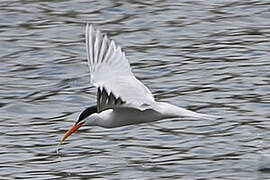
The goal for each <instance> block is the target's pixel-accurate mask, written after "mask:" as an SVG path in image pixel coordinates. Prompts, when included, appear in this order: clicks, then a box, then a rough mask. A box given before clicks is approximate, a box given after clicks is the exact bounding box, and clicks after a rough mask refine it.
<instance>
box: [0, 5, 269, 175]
mask: <svg viewBox="0 0 270 180" xmlns="http://www.w3.org/2000/svg"><path fill="white" fill-rule="evenodd" d="M0 16H1V20H0V41H1V42H0V63H1V64H0V114H1V117H0V124H1V126H0V132H1V136H0V145H1V148H0V168H1V170H0V176H1V177H3V178H6V179H15V178H22V179H31V178H32V179H64V178H66V179H72V178H74V179H89V178H104V179H127V178H129V179H160V178H167V179H199V178H209V179H214V178H217V179H218V178H219V179H226V178H227V179H247V178H249V179H269V177H270V170H269V169H270V165H269V162H270V155H269V153H270V149H269V144H270V133H269V129H270V122H269V118H270V94H269V92H270V86H269V84H270V80H269V79H270V73H269V72H270V71H269V70H270V61H269V57H270V56H269V55H270V53H269V49H270V30H269V27H270V21H269V19H270V3H269V2H268V1H266V0H265V1H233V0H229V1H219V0H211V1H205V2H200V1H184V2H178V1H165V2H164V1H154V0H150V1H147V2H140V1H127V2H124V1H106V0H103V1H97V2H96V1H88V0H80V1H57V2H50V1H18V0H14V1H1V6H0ZM86 22H89V23H92V24H95V26H97V27H98V28H99V29H101V30H103V32H106V33H108V34H109V36H110V37H111V38H112V39H114V40H115V41H116V42H117V44H119V45H121V46H122V47H123V50H124V51H125V52H126V55H127V57H128V59H129V61H130V63H131V66H132V68H133V72H134V73H135V74H136V76H137V77H138V78H139V79H140V80H142V81H143V83H144V84H146V85H147V86H148V87H149V88H150V89H151V91H152V92H153V94H154V95H155V97H156V98H157V99H158V100H160V101H167V102H171V103H173V104H176V105H178V106H182V107H186V108H188V109H190V110H194V111H197V112H201V113H207V114H212V115H218V116H222V117H223V118H221V119H219V120H216V121H209V120H202V119H194V120H187V119H174V120H164V121H160V122H156V123H151V124H141V125H134V126H126V127H121V128H116V129H103V128H99V127H91V128H90V127H84V128H81V130H80V131H79V132H78V133H76V134H74V135H72V136H71V137H70V138H69V139H68V140H67V142H66V143H65V144H64V145H63V146H62V147H61V151H60V154H57V153H56V149H57V147H58V146H57V145H58V143H59V140H60V139H61V138H62V136H63V135H64V133H65V131H66V130H67V129H68V128H69V127H70V126H71V125H72V124H73V123H74V122H75V121H76V120H77V117H78V115H79V113H80V112H81V111H82V110H83V109H85V108H86V107H87V106H90V105H94V104H95V94H96V92H95V89H94V88H92V87H91V86H90V84H89V75H88V67H87V60H86V50H85V44H84V30H85V23H86Z"/></svg>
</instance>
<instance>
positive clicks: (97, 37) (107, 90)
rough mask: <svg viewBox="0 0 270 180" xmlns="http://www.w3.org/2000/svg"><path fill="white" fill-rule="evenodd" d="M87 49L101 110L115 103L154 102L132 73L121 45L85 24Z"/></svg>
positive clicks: (91, 75)
mask: <svg viewBox="0 0 270 180" xmlns="http://www.w3.org/2000/svg"><path fill="white" fill-rule="evenodd" d="M86 50H87V59H88V64H89V69H90V82H91V84H92V85H94V86H96V87H97V89H98V91H97V107H98V111H99V112H100V111H103V110H104V109H108V108H113V107H116V106H123V105H125V106H133V107H134V106H135V107H137V108H139V109H140V108H142V107H143V106H144V105H147V104H150V103H151V102H153V101H154V98H153V95H152V93H151V92H150V90H149V89H148V88H147V87H146V86H144V84H143V83H141V82H140V81H139V80H138V79H137V78H136V77H135V76H134V75H133V73H132V72H131V68H130V65H129V62H128V60H127V58H126V56H125V54H124V52H122V50H121V48H120V46H117V45H115V43H114V41H113V40H109V39H108V38H107V36H106V35H103V34H101V32H100V31H98V30H95V29H94V27H93V26H92V25H89V24H87V25H86Z"/></svg>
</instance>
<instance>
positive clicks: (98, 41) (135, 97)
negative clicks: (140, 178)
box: [62, 24, 213, 141]
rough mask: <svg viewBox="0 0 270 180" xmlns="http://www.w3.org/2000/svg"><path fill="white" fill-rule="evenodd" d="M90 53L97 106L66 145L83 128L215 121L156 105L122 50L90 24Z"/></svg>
mask: <svg viewBox="0 0 270 180" xmlns="http://www.w3.org/2000/svg"><path fill="white" fill-rule="evenodd" d="M86 49H87V59H88V65H89V69H90V82H91V84H92V85H93V86H95V87H96V88H97V105H96V106H93V107H89V108H87V109H85V110H84V111H83V112H82V113H81V115H80V117H79V119H78V121H77V122H76V123H75V125H74V126H73V127H72V128H71V129H70V130H69V131H68V132H67V133H66V135H65V136H64V138H63V139H62V141H64V140H65V139H66V138H67V137H68V136H69V135H70V134H71V133H73V132H75V131H76V130H77V129H78V128H79V127H81V126H82V125H89V126H101V127H104V128H114V127H120V126H125V125H132V124H139V123H148V122H154V121H158V120H161V119H166V118H177V117H193V118H204V119H209V118H213V116H209V115H205V114H201V113H196V112H193V111H190V110H187V109H184V108H180V107H177V106H175V105H172V104H169V103H165V102H157V101H155V99H154V97H153V95H152V93H151V91H150V90H149V89H148V88H147V87H146V86H145V85H144V84H143V83H142V82H141V81H139V80H138V79H137V78H136V77H135V76H134V75H133V73H132V71H131V68H130V65H129V63H128V60H127V58H126V57H125V54H124V53H123V52H122V50H121V48H120V47H119V46H116V45H115V43H114V41H112V40H109V39H108V38H107V36H106V35H102V34H101V33H100V32H99V31H97V30H95V29H94V28H93V26H92V25H88V24H87V26H86Z"/></svg>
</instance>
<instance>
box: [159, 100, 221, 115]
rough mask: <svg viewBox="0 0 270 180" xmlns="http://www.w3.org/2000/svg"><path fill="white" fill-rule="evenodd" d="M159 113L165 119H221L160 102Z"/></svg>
mask: <svg viewBox="0 0 270 180" xmlns="http://www.w3.org/2000/svg"><path fill="white" fill-rule="evenodd" d="M158 104H159V105H158V106H159V111H160V112H161V113H162V114H163V115H164V116H165V117H168V118H170V117H193V118H202V119H217V118H220V117H218V116H213V115H207V114H202V113H197V112H194V111H190V110H187V109H184V108H181V107H177V106H175V105H172V104H169V103H164V102H162V103H161V102H159V103H158Z"/></svg>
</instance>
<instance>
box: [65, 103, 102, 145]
mask: <svg viewBox="0 0 270 180" xmlns="http://www.w3.org/2000/svg"><path fill="white" fill-rule="evenodd" d="M96 112H97V106H91V107H88V108H86V109H85V110H84V111H83V112H82V113H81V114H80V116H79V119H78V120H77V122H76V123H75V124H74V125H73V126H72V127H71V128H70V129H69V130H68V131H67V132H66V134H65V135H64V137H63V138H62V140H61V143H63V142H64V141H65V140H66V139H67V138H68V137H69V136H70V135H71V134H72V133H74V132H76V131H77V130H78V129H79V128H80V127H81V126H82V125H83V124H85V123H86V119H87V117H89V116H90V115H91V114H94V113H96Z"/></svg>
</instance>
